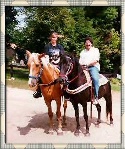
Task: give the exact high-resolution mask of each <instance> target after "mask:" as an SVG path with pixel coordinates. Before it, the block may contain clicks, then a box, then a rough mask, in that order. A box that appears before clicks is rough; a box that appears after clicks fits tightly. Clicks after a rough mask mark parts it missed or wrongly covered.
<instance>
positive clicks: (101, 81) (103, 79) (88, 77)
mask: <svg viewBox="0 0 125 149" xmlns="http://www.w3.org/2000/svg"><path fill="white" fill-rule="evenodd" d="M83 72H84V74H85V76H86V80H87V82H89V83H88V84H89V86H91V101H92V102H93V101H94V100H95V99H94V97H95V96H94V95H95V91H94V86H93V81H92V78H91V75H90V73H89V70H88V69H83ZM108 81H109V80H108V79H107V78H106V77H105V76H104V75H102V74H99V86H102V85H105V84H106V83H107V82H108Z"/></svg>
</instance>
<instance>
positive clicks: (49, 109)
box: [45, 100, 54, 134]
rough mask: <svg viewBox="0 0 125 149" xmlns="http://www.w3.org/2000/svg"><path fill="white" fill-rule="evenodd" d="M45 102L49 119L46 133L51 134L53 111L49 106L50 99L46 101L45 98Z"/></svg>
mask: <svg viewBox="0 0 125 149" xmlns="http://www.w3.org/2000/svg"><path fill="white" fill-rule="evenodd" d="M45 103H46V105H47V107H48V115H49V119H50V121H49V126H50V128H49V131H48V133H49V134H53V132H54V131H53V112H52V107H51V101H48V102H47V100H45Z"/></svg>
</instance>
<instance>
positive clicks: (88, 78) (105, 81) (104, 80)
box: [83, 70, 109, 86]
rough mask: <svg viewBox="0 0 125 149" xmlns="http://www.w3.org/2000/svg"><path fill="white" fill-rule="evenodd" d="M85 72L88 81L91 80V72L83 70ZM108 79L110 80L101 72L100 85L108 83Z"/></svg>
mask: <svg viewBox="0 0 125 149" xmlns="http://www.w3.org/2000/svg"><path fill="white" fill-rule="evenodd" d="M83 72H84V74H85V76H86V79H87V82H90V80H91V77H90V74H89V72H88V71H86V70H83ZM108 81H109V80H108V79H107V78H106V77H105V76H103V75H102V74H99V86H101V85H104V84H106V83H107V82H108ZM89 86H91V85H90V83H89Z"/></svg>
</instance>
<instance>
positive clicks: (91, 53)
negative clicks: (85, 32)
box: [79, 47, 100, 70]
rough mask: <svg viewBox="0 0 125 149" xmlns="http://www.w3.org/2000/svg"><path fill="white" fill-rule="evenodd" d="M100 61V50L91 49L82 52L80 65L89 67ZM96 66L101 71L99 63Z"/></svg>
mask: <svg viewBox="0 0 125 149" xmlns="http://www.w3.org/2000/svg"><path fill="white" fill-rule="evenodd" d="M99 59H100V53H99V49H98V48H95V47H91V48H90V49H89V50H86V49H84V50H83V51H81V53H80V59H79V63H80V64H81V65H89V64H90V63H93V62H94V61H99ZM94 66H96V67H97V68H98V69H99V70H100V64H99V63H96V64H95V65H94Z"/></svg>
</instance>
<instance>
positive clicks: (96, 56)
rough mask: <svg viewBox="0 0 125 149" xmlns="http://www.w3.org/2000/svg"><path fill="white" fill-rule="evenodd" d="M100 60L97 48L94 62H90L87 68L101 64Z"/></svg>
mask: <svg viewBox="0 0 125 149" xmlns="http://www.w3.org/2000/svg"><path fill="white" fill-rule="evenodd" d="M99 59H100V52H99V49H97V48H95V51H94V55H93V61H92V62H90V63H89V64H88V65H87V66H88V67H90V66H94V65H96V64H97V63H99Z"/></svg>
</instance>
